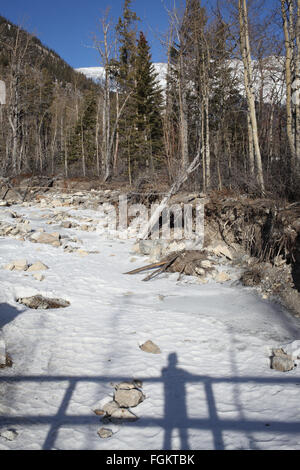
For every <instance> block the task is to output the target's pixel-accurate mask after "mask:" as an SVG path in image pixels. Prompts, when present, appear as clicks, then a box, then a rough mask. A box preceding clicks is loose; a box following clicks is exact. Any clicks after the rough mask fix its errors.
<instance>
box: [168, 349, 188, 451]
mask: <svg viewBox="0 0 300 470" xmlns="http://www.w3.org/2000/svg"><path fill="white" fill-rule="evenodd" d="M177 362H178V359H177V354H176V353H172V354H170V355H169V357H168V366H167V367H165V368H163V369H162V381H163V384H164V400H165V406H164V422H165V425H164V428H165V436H164V450H171V449H172V433H173V431H174V430H175V429H178V431H179V436H180V450H189V443H188V432H187V429H188V416H187V408H186V392H185V383H186V382H187V381H188V379H189V373H188V372H186V371H184V370H183V369H178V368H177V367H176V365H177Z"/></svg>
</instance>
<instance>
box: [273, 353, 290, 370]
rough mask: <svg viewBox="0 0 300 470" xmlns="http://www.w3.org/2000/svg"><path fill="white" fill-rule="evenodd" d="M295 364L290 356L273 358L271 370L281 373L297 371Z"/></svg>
mask: <svg viewBox="0 0 300 470" xmlns="http://www.w3.org/2000/svg"><path fill="white" fill-rule="evenodd" d="M295 367H296V365H295V362H294V361H293V360H292V359H290V358H289V357H288V356H286V357H285V356H273V357H272V358H271V369H275V370H278V371H279V372H288V371H290V370H293V369H295Z"/></svg>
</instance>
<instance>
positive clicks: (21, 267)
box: [13, 259, 28, 271]
mask: <svg viewBox="0 0 300 470" xmlns="http://www.w3.org/2000/svg"><path fill="white" fill-rule="evenodd" d="M13 265H14V269H15V270H16V271H26V270H27V269H28V263H27V260H26V259H19V260H16V261H13Z"/></svg>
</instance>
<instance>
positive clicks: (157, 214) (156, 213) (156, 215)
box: [141, 151, 201, 240]
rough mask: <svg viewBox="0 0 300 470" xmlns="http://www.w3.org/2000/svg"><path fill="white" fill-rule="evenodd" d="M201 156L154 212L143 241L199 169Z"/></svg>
mask: <svg viewBox="0 0 300 470" xmlns="http://www.w3.org/2000/svg"><path fill="white" fill-rule="evenodd" d="M200 156H201V151H199V152H198V154H197V156H196V157H195V158H194V160H193V161H192V163H191V164H190V166H189V167H188V168H187V169H186V170H185V171H184V172H183V173H182V174H181V175H180V176H179V177H178V179H177V180H176V181H175V183H174V184H173V186H172V187H171V189H170V191H169V193H168V194H167V195H166V196H165V197H164V199H163V200H162V202H161V203H160V204H159V206H158V207H157V209H156V210H155V211H154V213H153V214H152V216H151V217H150V220H149V222H148V223H147V225H146V227H145V229H144V231H143V232H142V234H141V239H142V240H146V239H147V238H148V237H149V235H150V234H151V232H152V230H153V228H154V227H155V225H156V224H157V222H158V220H159V217H160V215H161V213H162V211H163V210H164V209H165V208H166V206H167V205H168V203H169V201H170V199H171V197H172V196H174V195H175V194H176V193H177V192H178V191H179V189H180V188H181V186H182V185H183V183H185V181H186V180H187V179H188V178H189V176H190V175H191V174H192V173H193V172H194V171H195V170H196V169H197V168H198V167H199V165H200Z"/></svg>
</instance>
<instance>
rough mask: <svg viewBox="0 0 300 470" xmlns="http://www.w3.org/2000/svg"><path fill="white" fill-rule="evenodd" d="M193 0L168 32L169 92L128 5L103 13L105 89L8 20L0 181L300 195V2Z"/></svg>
mask: <svg viewBox="0 0 300 470" xmlns="http://www.w3.org/2000/svg"><path fill="white" fill-rule="evenodd" d="M273 4H274V7H273V8H272V9H271V10H270V9H269V8H266V5H265V3H264V1H262V0H259V1H258V0H223V1H220V2H218V4H217V7H216V8H215V9H209V10H208V9H207V8H205V6H204V5H203V4H202V2H201V1H200V0H186V1H185V2H181V4H180V5H178V6H177V7H176V8H174V9H172V10H168V12H167V13H168V17H169V28H168V31H164V32H161V41H162V43H163V45H164V47H165V50H166V56H167V76H166V87H165V88H162V87H161V85H160V83H159V81H158V77H157V73H156V72H155V69H154V66H153V62H152V56H151V48H150V45H149V43H148V41H147V37H146V33H145V32H143V31H141V30H140V20H139V18H138V16H137V14H136V13H135V11H134V5H133V4H132V1H131V0H125V1H124V4H123V11H122V15H121V17H120V18H118V19H117V20H115V19H112V18H111V17H110V15H109V10H108V11H107V13H106V14H105V15H103V17H102V18H99V35H98V37H96V36H95V37H94V41H93V47H95V48H96V49H97V50H98V52H99V63H100V64H101V65H102V66H103V67H104V70H105V78H104V80H103V81H102V82H101V83H95V82H93V81H92V80H90V79H87V78H86V77H85V76H84V75H83V74H81V73H78V72H76V71H75V70H73V69H72V67H70V66H69V65H68V64H66V62H64V61H63V60H62V59H61V58H60V57H59V56H58V55H57V54H56V53H55V52H54V51H53V50H50V49H49V48H47V47H45V46H44V45H43V44H42V43H41V42H40V41H39V39H37V38H36V37H35V36H34V35H32V34H30V33H28V32H27V31H25V30H24V29H22V27H21V26H17V25H14V24H12V23H11V22H10V21H8V20H6V19H5V18H3V17H0V44H1V49H0V80H2V81H4V82H5V85H6V103H5V104H3V105H1V106H0V122H1V127H0V176H3V177H12V176H16V175H22V174H23V175H25V174H26V175H28V174H34V175H53V176H55V175H62V176H63V177H64V178H82V177H83V178H96V179H98V180H99V181H102V182H105V183H109V182H111V181H115V182H117V183H118V182H119V183H120V184H121V183H126V184H128V185H129V186H130V187H133V188H134V187H138V185H139V184H140V182H141V181H142V180H145V181H149V182H150V183H151V184H152V186H153V187H157V188H159V187H160V185H161V184H162V183H165V184H167V185H171V184H173V183H174V182H175V181H176V180H178V178H180V176H181V175H182V174H184V173H185V172H186V171H187V170H188V168H189V166H190V165H191V163H192V162H194V161H195V159H196V161H197V164H196V165H195V166H194V168H193V172H192V174H191V176H190V178H189V181H188V183H186V184H187V185H188V187H189V188H190V189H192V190H200V191H202V192H204V193H207V192H209V191H211V190H216V191H227V190H229V191H236V192H238V193H245V194H248V195H254V196H269V197H272V198H277V197H278V198H286V199H287V200H289V201H295V200H297V199H299V196H300V190H299V188H300V185H299V181H300V178H299V172H300V98H299V93H300V0H274V2H273Z"/></svg>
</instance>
